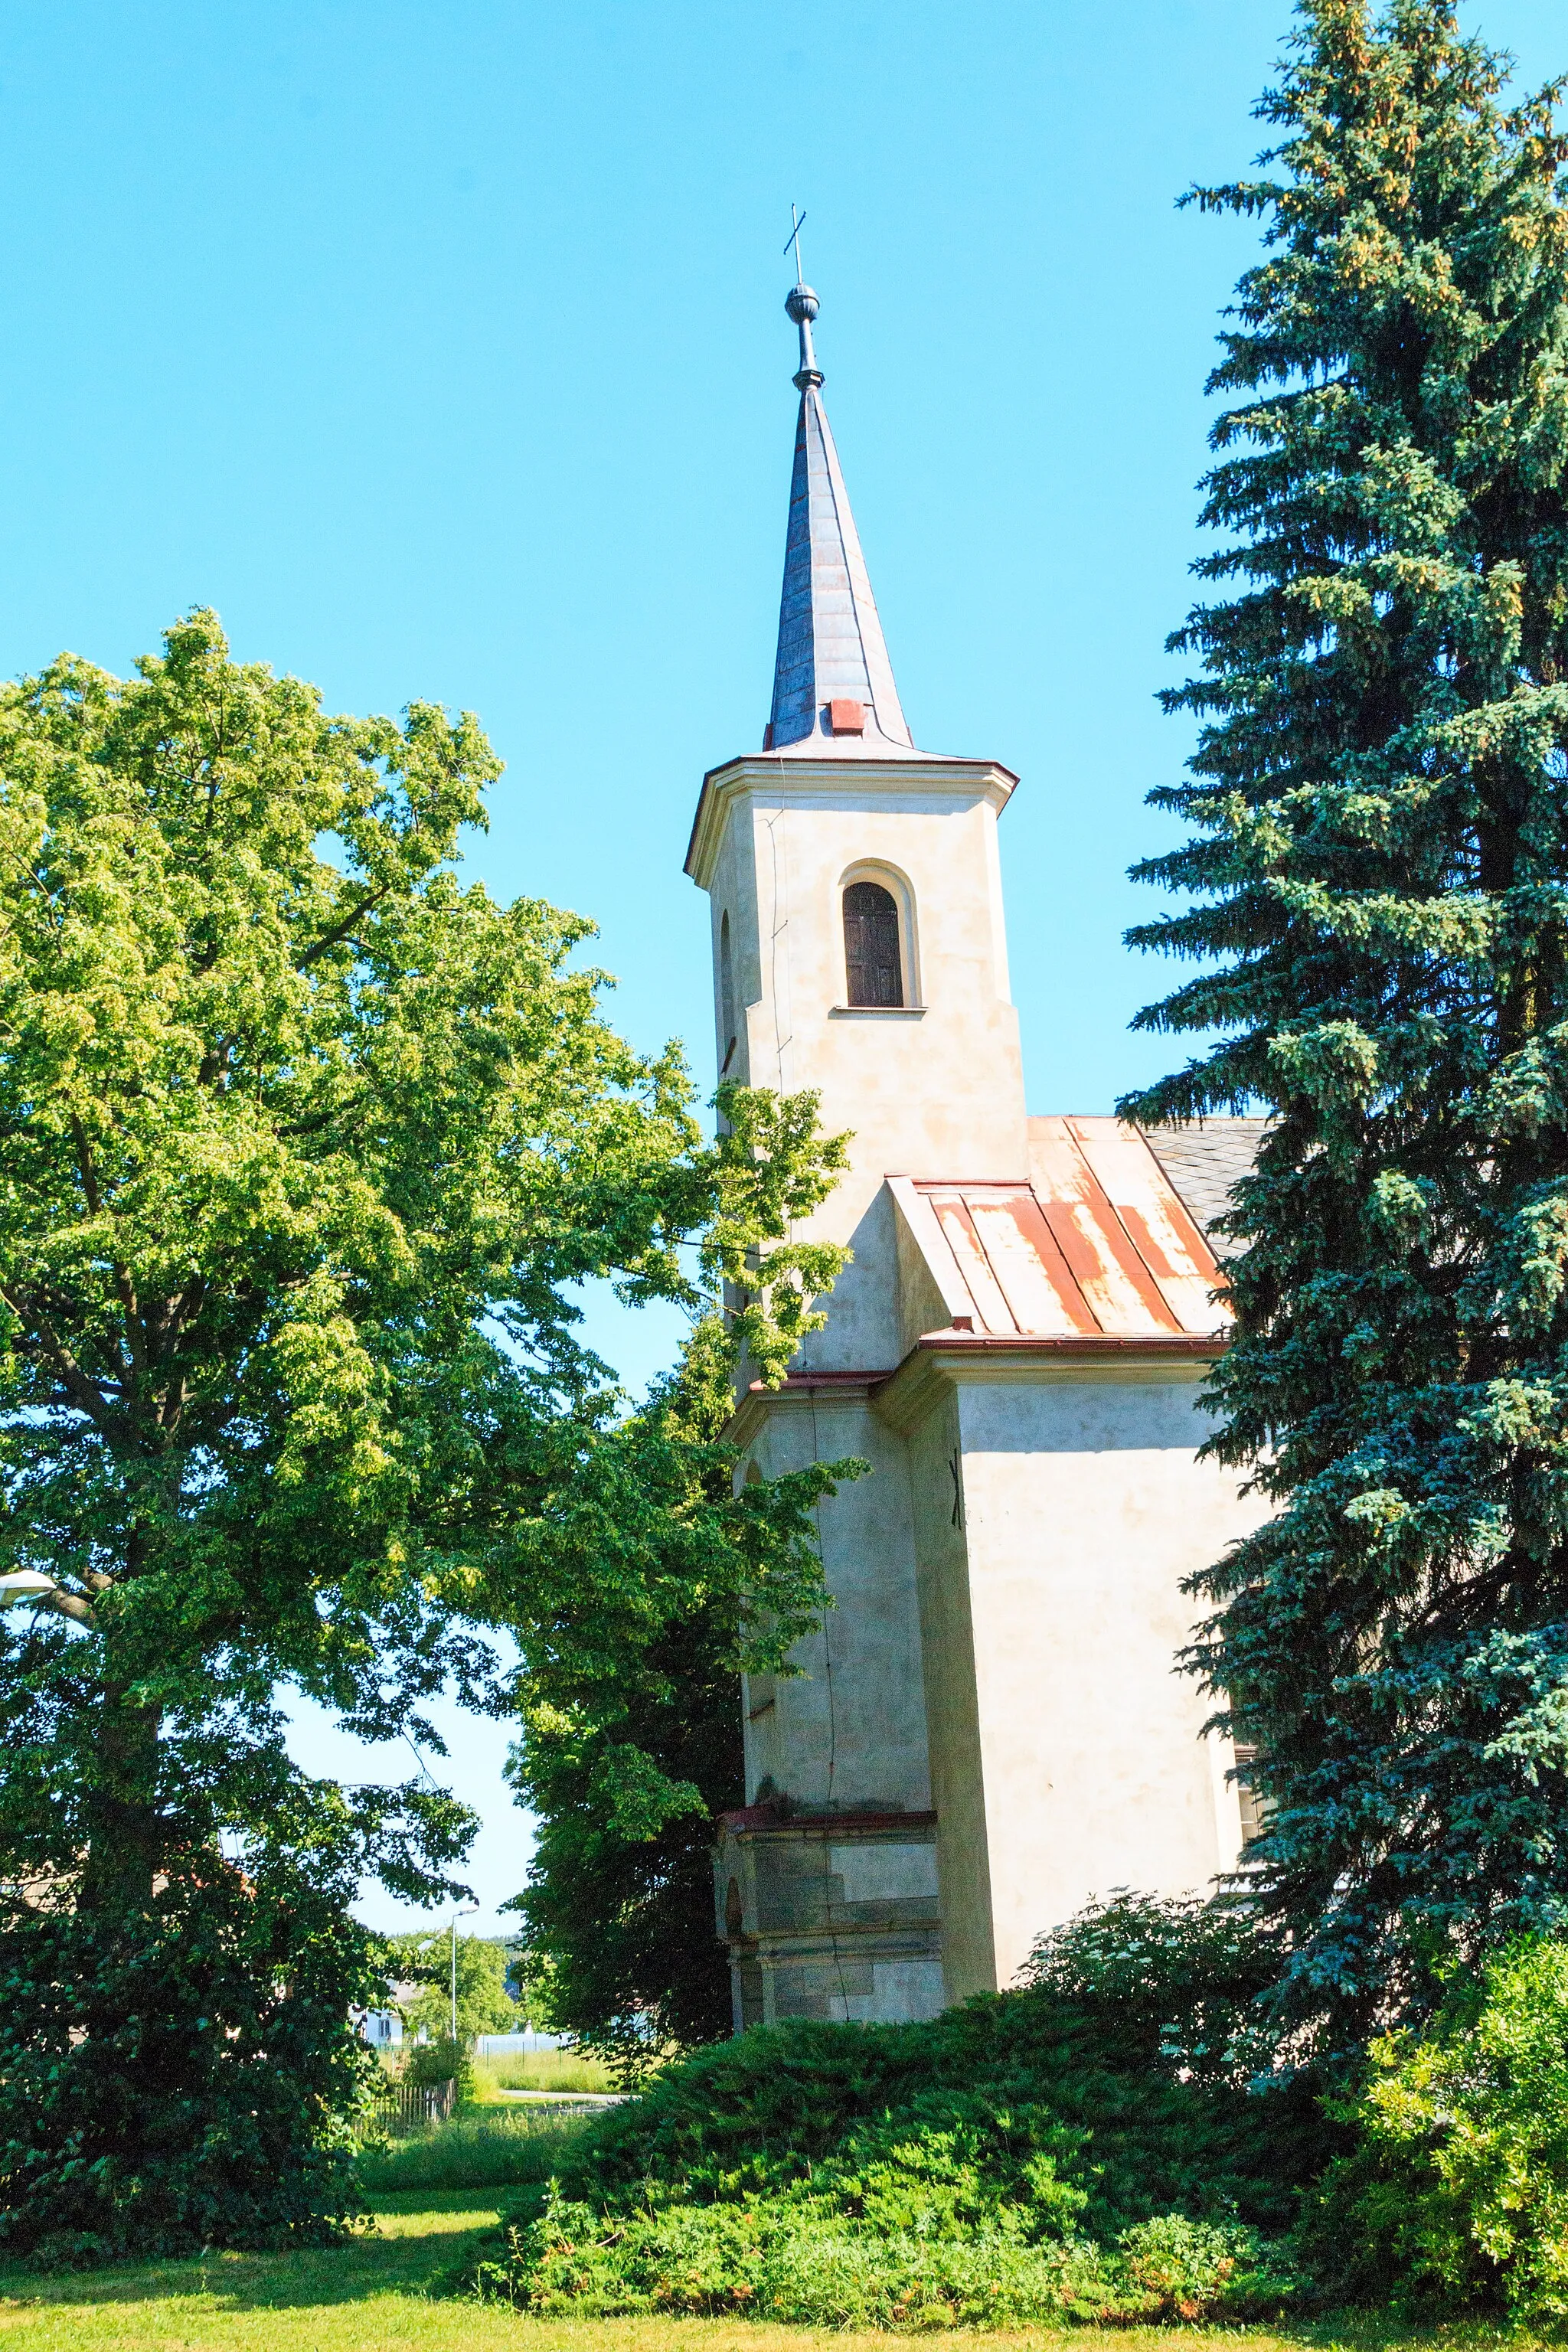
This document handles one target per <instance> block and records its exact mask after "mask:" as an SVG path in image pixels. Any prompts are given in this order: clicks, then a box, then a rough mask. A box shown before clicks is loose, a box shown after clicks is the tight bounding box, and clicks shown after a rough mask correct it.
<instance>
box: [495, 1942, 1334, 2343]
mask: <svg viewBox="0 0 1568 2352" xmlns="http://www.w3.org/2000/svg"><path fill="white" fill-rule="evenodd" d="M1216 1961H1217V1962H1218V1966H1217V1968H1216V1967H1215V1962H1216ZM1266 1973H1267V1969H1266V1967H1265V1968H1263V1969H1260V1967H1259V1964H1258V1961H1257V1959H1256V1958H1254V1957H1253V1956H1252V1955H1251V1952H1250V1947H1249V1942H1248V1938H1247V1933H1246V1930H1245V1928H1244V1927H1241V1926H1240V1925H1239V1924H1238V1923H1237V1922H1234V1921H1233V1922H1232V1923H1231V1925H1230V1926H1229V1927H1216V1926H1215V1921H1214V1919H1213V1918H1212V1916H1208V1915H1206V1914H1205V1912H1204V1910H1203V1907H1202V1906H1198V1905H1191V1906H1184V1905H1162V1904H1157V1903H1153V1902H1150V1901H1146V1900H1140V1899H1137V1898H1132V1897H1122V1898H1120V1899H1119V1900H1118V1901H1116V1902H1115V1903H1112V1904H1109V1905H1106V1906H1100V1908H1099V1909H1097V1910H1096V1911H1095V1912H1093V1913H1092V1914H1090V1915H1089V1916H1087V1917H1086V1918H1085V1919H1084V1920H1083V1921H1080V1922H1079V1923H1075V1924H1074V1925H1073V1926H1071V1927H1069V1928H1068V1929H1067V1930H1064V1931H1062V1933H1060V1934H1059V1935H1058V1936H1057V1937H1052V1938H1049V1939H1047V1942H1046V1944H1045V1945H1044V1946H1043V1947H1042V1948H1041V1951H1040V1954H1039V1956H1038V1965H1037V1981H1036V1983H1035V1984H1034V1985H1033V1986H1031V1987H1030V1988H1029V1989H1027V1990H1022V1991H1018V1992H1010V1993H1004V1994H1002V1995H999V1996H994V1997H992V1998H989V1999H985V2000H977V2001H974V2002H972V2003H971V2004H970V2005H969V2006H968V2007H967V2008H966V2009H963V2010H956V2011H954V2010H950V2011H946V2012H945V2013H944V2014H943V2015H942V2016H941V2017H939V2018H937V2019H936V2020H934V2021H932V2022H931V2023H930V2024H922V2025H896V2026H895V2025H883V2026H862V2025H837V2024H834V2025H829V2024H817V2023H813V2022H806V2021H797V2022H795V2023H793V2024H790V2025H782V2026H773V2027H765V2028H758V2029H756V2030H754V2031H753V2032H750V2033H747V2034H746V2035H744V2036H743V2037H742V2039H741V2040H739V2041H738V2042H729V2043H726V2044H723V2045H721V2046H720V2047H718V2048H715V2049H712V2050H708V2051H703V2052H700V2053H698V2054H697V2055H695V2056H694V2057H692V2058H690V2059H689V2060H688V2061H687V2062H685V2063H683V2064H680V2065H678V2066H673V2067H669V2068H667V2069H666V2070H665V2071H664V2072H663V2073H662V2074H659V2075H658V2077H657V2078H656V2079H655V2080H654V2081H653V2082H652V2083H650V2084H649V2085H648V2086H647V2089H646V2090H645V2091H644V2092H643V2093H642V2095H641V2096H640V2097H638V2098H637V2099H636V2100H633V2101H628V2102H627V2103H626V2105H624V2106H621V2107H619V2108H617V2109H615V2110H613V2111H612V2112H611V2113H610V2114H608V2115H607V2116H605V2117H604V2118H603V2119H602V2120H601V2121H600V2122H598V2123H597V2124H596V2125H595V2126H594V2127H593V2128H592V2129H591V2130H590V2131H588V2132H587V2133H585V2134H584V2136H583V2137H582V2138H581V2139H579V2140H578V2141H576V2142H575V2143H574V2146H573V2147H571V2148H570V2149H569V2150H568V2151H567V2153H566V2155H565V2158H564V2160H563V2163H562V2165H561V2167H560V2170H559V2175H558V2178H557V2180H556V2182H555V2184H554V2186H553V2188H552V2189H551V2190H550V2192H549V2193H548V2195H545V2196H537V2195H536V2196H535V2197H534V2198H533V2199H532V2200H528V2201H526V2202H523V2203H521V2205H520V2207H519V2209H518V2210H517V2211H516V2213H515V2214H514V2217H513V2220H512V2223H511V2228H510V2237H509V2239H508V2240H507V2242H506V2246H505V2249H504V2251H503V2252H501V2253H500V2255H498V2257H497V2258H496V2259H495V2261H494V2262H493V2263H491V2265H490V2266H489V2269H488V2270H487V2272H486V2274H485V2275H486V2279H487V2281H488V2283H489V2285H490V2286H491V2287H492V2288H494V2289H496V2290H497V2291H500V2292H506V2293H509V2294H513V2295H514V2296H515V2297H517V2298H518V2299H520V2300H521V2301H523V2302H524V2303H526V2304H528V2305H530V2307H531V2308H539V2309H544V2310H565V2309H568V2308H576V2309H579V2310H592V2309H599V2310H625V2311H636V2310H648V2309H658V2308H675V2309H687V2310H710V2311H714V2310H725V2309H739V2308H744V2309H754V2310H755V2311H756V2312H757V2313H758V2314H759V2315H764V2314H765V2315H768V2316H771V2317H776V2318H795V2319H803V2320H817V2321H823V2322H844V2321H847V2320H851V2319H853V2320H858V2321H861V2322H864V2323H866V2324H873V2323H874V2324H882V2325H886V2324H890V2323H891V2324H900V2323H905V2322H911V2321H914V2320H916V2319H919V2320H921V2322H922V2323H928V2324H929V2323H932V2322H937V2321H941V2320H942V2319H944V2318H946V2319H957V2318H964V2319H971V2320H973V2319H976V2318H982V2317H986V2316H989V2317H991V2318H994V2319H997V2320H1002V2319H1027V2318H1048V2317H1058V2318H1059V2317H1063V2316H1068V2317H1071V2316H1078V2317H1121V2318H1128V2317H1134V2316H1140V2315H1144V2316H1156V2315H1161V2314H1162V2313H1163V2314H1164V2315H1169V2316H1179V2315H1186V2316H1188V2317H1193V2316H1197V2315H1200V2314H1203V2313H1212V2314H1216V2315H1218V2314H1224V2315H1230V2316H1239V2315H1244V2314H1246V2313H1247V2312H1249V2311H1258V2310H1264V2309H1268V2308H1276V2307H1278V2305H1279V2302H1280V2301H1281V2299H1282V2298H1283V2297H1284V2295H1285V2294H1287V2293H1288V2292H1289V2270H1290V2266H1289V2263H1288V2262H1287V2261H1285V2260H1284V2259H1283V2258H1282V2256H1281V2255H1280V2254H1279V2251H1278V2249H1277V2248H1276V2250H1275V2251H1274V2252H1272V2253H1271V2252H1270V2251H1269V2248H1268V2237H1269V2236H1270V2235H1272V2236H1274V2237H1276V2238H1278V2237H1279V2235H1281V2234H1282V2233H1283V2232H1284V2231H1286V2230H1287V2229H1288V2228H1289V2224H1290V2222H1291V2221H1292V2219H1293V2217H1294V2211H1295V2203H1296V2198H1297V2194H1298V2191H1299V2189H1300V2185H1301V2184H1302V2183H1303V2182H1305V2181H1306V2180H1308V2179H1310V2178H1311V2177H1312V2175H1313V2173H1314V2172H1315V2170H1316V2169H1317V2168H1318V2167H1319V2166H1320V2165H1321V2161H1322V2159H1323V2157H1324V2155H1325V2153H1326V2152H1327V2150H1328V2148H1329V2147H1331V2146H1332V2145H1333V2141H1332V2139H1331V2135H1330V2133H1329V2131H1328V2129H1327V2127H1326V2126H1324V2125H1323V2123H1322V2121H1321V2117H1320V2116H1319V2115H1318V2112H1317V2109H1316V2106H1315V2104H1314V2101H1313V2099H1312V2097H1311V2095H1310V2090H1309V2088H1308V2086H1307V2084H1305V2082H1304V2081H1301V2080H1296V2081H1294V2082H1291V2083H1283V2084H1279V2086H1277V2087H1276V2088H1274V2089H1272V2090H1270V2091H1268V2093H1259V2092H1258V2091H1255V2090H1251V2089H1249V2088H1248V2087H1247V2074H1246V2071H1245V2067H1244V2066H1243V2065H1242V2064H1240V2063H1237V2058H1236V2056H1235V2054H1234V2052H1232V2051H1229V2050H1228V2048H1227V2045H1228V2044H1229V2043H1231V2042H1233V2041H1234V2039H1235V2037H1236V2035H1237V2033H1239V2032H1242V2031H1243V2029H1244V2026H1245V2018H1246V2010H1247V2001H1248V2000H1249V1999H1250V1996H1251V1992H1252V1990H1254V1988H1255V1986H1256V1984H1257V1982H1258V1980H1259V1976H1260V1974H1263V1975H1266ZM1222 2012H1223V2013H1224V2015H1223V2020H1222Z"/></svg>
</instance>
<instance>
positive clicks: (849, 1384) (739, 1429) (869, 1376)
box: [724, 1370, 892, 1445]
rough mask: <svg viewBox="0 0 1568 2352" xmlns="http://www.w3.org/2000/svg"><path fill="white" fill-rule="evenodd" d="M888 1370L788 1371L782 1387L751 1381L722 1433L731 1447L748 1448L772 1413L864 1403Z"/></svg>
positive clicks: (810, 1410) (886, 1374) (806, 1410)
mask: <svg viewBox="0 0 1568 2352" xmlns="http://www.w3.org/2000/svg"><path fill="white" fill-rule="evenodd" d="M891 1378H892V1373H891V1371H890V1370H879V1371H866V1372H788V1373H786V1374H785V1376H784V1385H783V1386H782V1387H781V1388H776V1389H770V1388H765V1387H764V1386H763V1382H762V1381H752V1384H751V1387H750V1388H749V1389H748V1390H747V1391H746V1393H745V1395H744V1396H743V1397H742V1399H741V1401H740V1402H739V1403H738V1404H737V1405H736V1407H735V1410H734V1412H732V1413H731V1416H730V1420H729V1423H728V1425H727V1426H726V1428H725V1431H724V1434H725V1437H726V1438H727V1439H728V1440H729V1442H730V1444H731V1445H750V1444H751V1443H752V1439H753V1438H754V1437H756V1436H757V1435H758V1433H760V1432H761V1431H762V1430H763V1429H764V1428H765V1427H766V1426H767V1423H768V1422H769V1421H770V1420H771V1419H772V1417H773V1414H774V1413H775V1412H818V1411H820V1409H821V1407H822V1405H823V1404H824V1403H826V1402H835V1401H837V1402H843V1403H847V1404H857V1403H858V1404H864V1403H865V1402H866V1401H867V1399H868V1397H869V1395H870V1393H871V1391H872V1390H873V1389H874V1388H875V1387H876V1386H877V1385H878V1383H879V1381H886V1380H890V1379H891Z"/></svg>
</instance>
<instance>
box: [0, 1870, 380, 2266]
mask: <svg viewBox="0 0 1568 2352" xmlns="http://www.w3.org/2000/svg"><path fill="white" fill-rule="evenodd" d="M367 1945H368V1938H367V1937H366V1936H365V1934H364V1931H363V1930H362V1929H360V1928H358V1927H356V1926H355V1925H354V1923H353V1920H352V1919H349V1918H347V1917H346V1916H344V1915H343V1914H342V1911H341V1910H340V1909H339V1907H338V1906H337V1905H336V1904H335V1903H334V1902H333V1901H331V1899H330V1898H328V1897H326V1896H322V1895H319V1894H317V1893H316V1892H314V1891H313V1890H311V1889H310V1887H308V1886H306V1885H301V1884H300V1883H299V1882H298V1881H296V1883H295V1884H294V1885H292V1886H291V1887H290V1886H288V1885H285V1887H284V1888H283V1889H282V1890H281V1891H279V1885H278V1884H277V1874H264V1875H263V1876H262V1877H261V1878H260V1879H259V1881H248V1880H246V1879H242V1878H241V1877H240V1875H239V1874H238V1873H237V1872H233V1871H228V1870H226V1869H224V1868H222V1867H221V1866H219V1867H216V1868H215V1869H213V1870H211V1871H210V1872H209V1873H207V1874H205V1876H203V1877H201V1878H197V1877H196V1876H195V1874H189V1875H187V1876H184V1877H183V1878H178V1879H171V1880H170V1881H169V1882H168V1883H167V1884H166V1885H164V1886H163V1889H162V1890H161V1892H160V1893H159V1895H158V1896H157V1898H156V1902H155V1906H154V1907H153V1910H152V1912H151V1913H150V1914H149V1915H148V1916H146V1917H144V1918H141V1919H134V1918H132V1919H123V1918H121V1919H118V1920H117V1919H114V1918H110V1919H109V1920H107V1921H106V1920H104V1919H103V1918H101V1917H100V1916H96V1915H94V1914H91V1913H88V1912H70V1911H66V1910H64V1909H61V1910H58V1911H32V1912H28V1911H17V1912H13V1913H12V1914H11V1915H10V1916H8V1917H5V1918H3V1919H0V2254H3V2255H4V2257H5V2258H6V2259H8V2260H13V2261H14V2260H16V2259H17V2258H18V2257H21V2258H22V2259H25V2260H27V2261H30V2262H33V2263H37V2264H39V2265H40V2266H43V2267H55V2266H58V2265H62V2264H77V2265H85V2264H88V2263H97V2262H112V2261H119V2260H121V2259H123V2258H125V2257H127V2256H129V2255H141V2256H144V2257H153V2258H156V2257H160V2256H179V2255H183V2254H189V2253H194V2252H199V2250H200V2249H201V2248H202V2247H203V2246H205V2245H214V2244H216V2245H226V2246H248V2247H278V2246H286V2245H293V2244H314V2243H321V2242H325V2241H328V2240H330V2239H331V2238H332V2237H333V2236H334V2235H336V2234H337V2232H338V2231H339V2229H340V2228H341V2226H342V2223H343V2222H344V2221H347V2220H348V2219H349V2218H350V2217H351V2216H353V2213H354V2212H355V2211H356V2210H357V2206H358V2192H357V2189H356V2187H355V2182H354V2177H353V2163H352V2149H351V2144H350V2142H351V2124H352V2120H353V2116H354V2115H355V2113H356V2112H357V2111H358V2109H359V2108H360V2106H361V2105H362V2104H363V2102H364V2100H365V2098H366V2096H367V2095H368V2085H369V2079H370V2076H371V2074H372V2072H373V2066H374V2062H373V2061H372V2060H371V2058H370V2055H369V2053H368V2052H366V2050H365V2049H364V2047H363V2044H361V2043H358V2042H355V2040H354V2038H353V2034H352V2032H351V2031H350V2029H349V2025H348V2022H347V2016H346V2011H347V2006H348V2001H349V2000H351V1999H353V1997H354V1996H355V1994H356V1993H359V1994H361V1996H362V1997H363V1991H364V1990H370V1989H371V1979H370V1971H369V1962H368V1959H367V1957H366V1948H367Z"/></svg>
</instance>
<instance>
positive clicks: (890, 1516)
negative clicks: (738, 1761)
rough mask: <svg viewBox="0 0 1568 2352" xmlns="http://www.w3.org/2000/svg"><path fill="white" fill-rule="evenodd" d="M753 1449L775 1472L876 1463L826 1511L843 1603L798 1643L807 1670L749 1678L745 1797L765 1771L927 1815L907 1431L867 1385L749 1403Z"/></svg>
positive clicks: (809, 1798) (862, 1801)
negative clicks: (884, 1417) (877, 1406)
mask: <svg viewBox="0 0 1568 2352" xmlns="http://www.w3.org/2000/svg"><path fill="white" fill-rule="evenodd" d="M746 1454H747V1458H748V1460H750V1461H754V1462H755V1463H756V1464H757V1466H758V1468H759V1469H760V1470H761V1471H762V1472H763V1475H765V1476H768V1477H773V1476H776V1475H778V1474H779V1473H780V1472H782V1471H785V1470H795V1469H800V1468H802V1467H804V1466H805V1465H806V1464H808V1463H810V1462H813V1461H822V1462H829V1461H842V1460H845V1459H851V1458H852V1459H858V1460H860V1461H865V1462H868V1463H869V1464H870V1465H871V1471H870V1475H868V1476H866V1477H863V1478H858V1479H855V1480H853V1481H851V1482H849V1483H847V1484H846V1485H844V1486H841V1487H840V1488H839V1489H838V1492H837V1494H836V1495H834V1496H830V1497H829V1498H827V1499H826V1501H825V1502H823V1503H822V1505H821V1506H820V1507H819V1510H818V1515H817V1516H818V1528H819V1533H820V1540H821V1549H822V1564H823V1570H824V1572H825V1574H826V1580H827V1585H828V1590H829V1591H831V1592H832V1594H833V1597H834V1601H835V1602H836V1604H837V1605H836V1606H835V1607H834V1608H833V1609H832V1610H830V1611H829V1612H827V1615H826V1618H825V1619H824V1622H823V1625H822V1628H821V1631H820V1632H818V1633H813V1634H809V1635H808V1636H807V1637H806V1638H805V1640H804V1641H803V1642H801V1643H797V1644H796V1647H795V1652H794V1653H793V1656H794V1659H795V1663H796V1664H798V1665H799V1666H800V1667H801V1669H802V1671H801V1672H800V1673H799V1674H797V1675H767V1676H750V1677H748V1678H747V1685H746V1693H745V1708H746V1794H747V1800H748V1801H749V1802H750V1801H753V1800H754V1799H755V1798H756V1795H757V1792H758V1790H759V1788H760V1787H761V1786H762V1784H763V1781H764V1780H768V1781H771V1782H772V1784H773V1791H774V1792H775V1793H777V1794H781V1795H784V1796H786V1797H788V1798H790V1799H791V1800H792V1801H793V1802H794V1803H795V1804H796V1805H798V1806H802V1807H804V1808H805V1809H807V1810H809V1811H815V1810H818V1809H821V1810H824V1811H826V1810H829V1809H832V1808H838V1809H843V1808H846V1807H865V1808H867V1809H868V1810H870V1811H883V1810H886V1811H915V1812H919V1811H924V1810H925V1809H926V1808H927V1807H929V1805H930V1804H931V1769H930V1763H929V1759H928V1750H927V1744H926V1727H925V1707H924V1702H923V1697H922V1691H921V1632H920V1610H919V1603H918V1601H917V1598H916V1592H915V1542H914V1528H913V1525H912V1523H911V1519H910V1495H909V1476H908V1468H907V1462H906V1455H905V1450H904V1442H903V1439H902V1438H901V1437H900V1435H899V1434H898V1433H896V1432H895V1431H893V1430H890V1429H889V1428H888V1426H887V1425H886V1423H883V1422H881V1421H880V1420H879V1419H878V1417H877V1415H876V1414H875V1413H873V1412H871V1410H870V1408H869V1405H868V1402H867V1399H866V1393H865V1391H864V1390H858V1391H855V1392H854V1393H852V1394H850V1395H847V1396H846V1395H843V1394H836V1393H834V1392H833V1391H826V1392H825V1393H824V1392H810V1393H807V1394H805V1395H804V1396H803V1395H801V1394H799V1393H795V1392H786V1393H784V1394H783V1395H780V1396H778V1397H775V1398H768V1399H765V1400H763V1401H761V1402H760V1403H758V1404H757V1405H754V1406H752V1407H749V1408H748V1426H747V1431H746ZM770 1702H771V1703H770Z"/></svg>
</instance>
